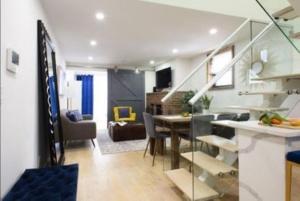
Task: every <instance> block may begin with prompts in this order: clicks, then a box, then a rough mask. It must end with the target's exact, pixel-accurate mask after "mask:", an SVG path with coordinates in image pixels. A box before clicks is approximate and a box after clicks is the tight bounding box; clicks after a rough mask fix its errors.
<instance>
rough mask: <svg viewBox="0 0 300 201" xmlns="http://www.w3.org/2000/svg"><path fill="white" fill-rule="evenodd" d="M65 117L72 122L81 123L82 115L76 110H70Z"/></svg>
mask: <svg viewBox="0 0 300 201" xmlns="http://www.w3.org/2000/svg"><path fill="white" fill-rule="evenodd" d="M66 115H67V117H68V118H69V119H70V120H71V121H74V122H78V121H82V120H83V117H82V114H80V112H79V111H78V110H71V111H68V112H67V113H66Z"/></svg>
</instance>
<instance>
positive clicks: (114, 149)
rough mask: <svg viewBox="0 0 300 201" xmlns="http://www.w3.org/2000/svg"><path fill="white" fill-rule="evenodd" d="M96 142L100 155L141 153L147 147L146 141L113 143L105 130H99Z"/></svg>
mask: <svg viewBox="0 0 300 201" xmlns="http://www.w3.org/2000/svg"><path fill="white" fill-rule="evenodd" d="M97 141H98V145H99V148H100V151H101V153H102V154H115V153H122V152H130V151H141V150H145V148H146V145H147V139H144V140H129V141H121V142H114V141H112V139H111V138H110V136H109V134H108V131H107V130H101V131H99V132H98V133H97Z"/></svg>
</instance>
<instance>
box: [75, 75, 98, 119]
mask: <svg viewBox="0 0 300 201" xmlns="http://www.w3.org/2000/svg"><path fill="white" fill-rule="evenodd" d="M77 80H81V81H82V101H81V111H82V114H90V115H93V108H94V77H93V76H92V75H77Z"/></svg>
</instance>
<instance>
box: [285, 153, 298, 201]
mask: <svg viewBox="0 0 300 201" xmlns="http://www.w3.org/2000/svg"><path fill="white" fill-rule="evenodd" d="M293 167H298V168H300V151H292V152H289V153H288V154H287V155H286V181H285V183H286V184H285V185H286V187H285V191H286V201H290V200H291V190H292V172H293Z"/></svg>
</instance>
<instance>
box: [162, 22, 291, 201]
mask: <svg viewBox="0 0 300 201" xmlns="http://www.w3.org/2000/svg"><path fill="white" fill-rule="evenodd" d="M274 24H275V23H274V22H271V23H269V24H268V23H264V22H254V21H251V20H247V21H245V22H244V23H243V24H242V25H241V26H240V27H239V28H238V29H237V30H238V31H236V32H235V34H233V35H231V36H229V37H228V38H227V39H226V40H225V42H223V43H222V45H220V46H219V47H217V48H216V50H215V51H213V52H212V53H210V54H204V55H202V56H203V57H201V59H196V60H193V62H191V63H190V64H191V65H192V66H194V68H193V70H192V71H191V73H190V74H188V75H186V79H184V80H183V81H182V82H181V83H179V84H178V85H177V86H176V87H174V88H173V90H172V91H170V92H169V94H168V95H167V96H166V97H165V98H164V99H163V100H162V101H163V102H164V103H168V102H169V101H171V102H172V99H174V97H175V98H178V96H176V93H178V92H185V94H186V95H184V97H183V98H181V101H182V105H183V108H182V114H178V115H177V116H180V117H182V116H184V117H185V116H186V118H190V119H191V123H190V124H189V125H188V126H189V129H188V131H186V129H181V128H180V126H181V125H178V128H177V127H175V128H174V129H176V132H174V133H177V134H178V136H177V137H179V138H180V140H178V141H179V145H178V144H176V143H172V138H175V137H174V136H175V135H174V136H173V134H172V137H171V142H170V146H171V153H170V154H169V155H168V154H167V155H166V156H164V171H165V173H166V175H167V176H168V177H169V179H170V180H171V181H172V182H173V183H174V184H175V186H177V187H178V188H179V189H180V190H181V192H182V193H183V194H184V195H185V197H187V198H188V199H189V200H213V199H220V200H222V197H223V196H225V198H224V200H238V199H239V195H238V193H236V194H234V193H232V192H231V190H232V185H233V184H232V183H234V182H232V181H236V183H235V185H239V182H240V181H238V176H237V174H238V172H239V166H238V164H237V161H238V154H239V153H240V152H242V151H248V150H240V149H239V145H238V143H237V140H236V138H235V130H234V129H233V128H230V127H228V125H229V123H230V121H231V122H232V121H247V120H249V118H250V117H252V116H253V117H254V118H257V116H258V115H259V114H261V112H264V111H266V110H272V111H273V110H274V111H281V110H283V109H284V108H281V106H282V102H283V100H284V98H285V97H286V96H288V94H286V93H285V92H286V91H287V90H289V87H290V85H286V86H285V85H282V86H280V87H279V84H278V83H277V81H275V82H276V83H273V82H274V81H273V80H267V81H259V80H255V79H258V78H259V77H267V76H271V75H273V76H274V75H276V74H284V73H291V71H292V69H289V68H291V67H292V65H293V52H294V51H295V50H294V48H293V47H292V46H291V45H290V42H288V41H287V40H286V35H285V36H283V35H282V33H281V31H282V30H283V31H284V32H285V33H290V32H291V31H292V29H293V28H292V27H291V26H290V25H283V26H282V25H281V27H280V28H281V29H280V30H279V29H278V28H277V27H276V26H274ZM224 47H225V49H228V47H234V54H233V56H232V60H231V61H228V63H226V64H224V65H222V68H221V69H219V71H218V72H216V73H214V74H213V75H211V74H212V73H210V72H209V70H208V69H209V67H211V65H212V62H213V60H212V59H213V58H214V57H215V56H217V55H221V54H222V52H223V51H224ZM257 61H261V62H262V63H263V66H264V67H263V69H262V70H261V72H258V73H257V74H259V76H258V77H255V76H253V75H252V71H256V70H255V69H253V68H254V65H253V64H254V63H255V62H257ZM193 64H196V65H193ZM231 70H232V71H233V74H234V78H233V79H234V86H233V87H232V88H229V89H228V88H227V89H223V90H220V88H219V89H216V83H218V81H220V80H221V79H222V78H224V76H225V77H226V75H227V73H228V72H230V71H231ZM272 73H274V74H272ZM209 76H211V77H210V78H209ZM188 91H189V92H188ZM205 96H207V97H209V98H210V97H213V99H212V103H211V104H210V107H208V109H209V110H206V105H207V104H208V103H207V100H205V98H204V97H205ZM262 99H263V100H262ZM180 117H176V116H174V119H175V118H180ZM182 118H183V117H182ZM226 125H227V126H226ZM185 126H187V124H185ZM177 137H176V138H177ZM176 141H177V140H176ZM176 141H175V142H176ZM250 148H251V147H250ZM174 158H175V159H174ZM174 160H175V161H176V162H177V163H178V164H176V165H175V166H172V165H171V164H172V163H173V164H174ZM227 181H230V182H229V183H227ZM241 184H242V185H244V184H243V183H241ZM245 186H246V184H245ZM245 186H242V188H245ZM246 187H247V186H246ZM235 189H238V188H237V187H235ZM245 190H246V191H247V193H249V194H253V198H254V199H253V200H260V199H259V197H258V198H257V197H256V196H257V195H256V192H255V190H252V189H250V190H249V189H245ZM248 191H249V192H248ZM231 198H232V199H231Z"/></svg>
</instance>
